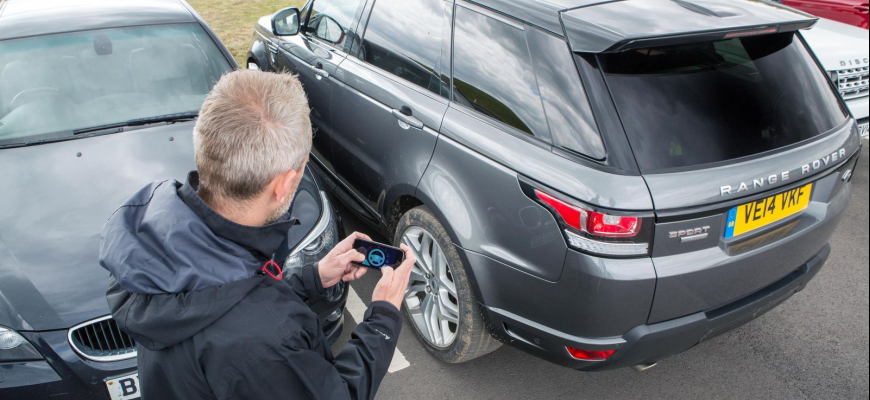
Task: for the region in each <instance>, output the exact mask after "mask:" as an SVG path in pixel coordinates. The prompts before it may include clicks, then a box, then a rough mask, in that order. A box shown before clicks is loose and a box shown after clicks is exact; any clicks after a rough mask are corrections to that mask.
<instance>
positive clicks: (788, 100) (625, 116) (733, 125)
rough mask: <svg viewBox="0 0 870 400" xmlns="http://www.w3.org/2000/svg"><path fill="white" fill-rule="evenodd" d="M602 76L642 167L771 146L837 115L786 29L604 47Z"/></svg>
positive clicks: (824, 85) (833, 121) (808, 134)
mask: <svg viewBox="0 0 870 400" xmlns="http://www.w3.org/2000/svg"><path fill="white" fill-rule="evenodd" d="M603 61H604V65H605V75H606V79H607V83H608V85H609V86H610V89H611V92H612V93H613V97H614V100H615V101H616V105H617V108H618V109H619V113H620V116H621V118H622V121H623V123H624V124H625V129H626V132H627V133H628V138H629V141H630V142H631V146H632V149H633V150H634V153H635V156H636V157H637V160H638V163H639V164H640V167H641V168H642V169H644V170H657V169H666V168H674V167H686V166H697V165H702V164H708V163H715V162H720V161H727V160H733V159H737V158H741V157H746V156H752V155H755V154H759V153H763V152H767V151H771V150H776V149H779V148H782V147H785V146H789V145H792V144H795V143H798V142H801V141H804V140H807V139H811V138H813V137H815V136H818V135H820V134H822V133H825V132H828V131H830V130H831V129H833V128H835V127H837V126H838V125H840V124H841V123H843V122H844V121H845V120H846V116H847V114H846V112H845V110H843V108H842V107H841V104H840V103H839V102H838V100H837V97H836V94H835V93H834V91H833V89H832V88H831V87H830V84H829V82H828V80H827V77H826V76H825V75H824V73H823V72H822V71H821V70H820V69H819V67H818V66H817V65H816V64H815V62H814V61H813V59H812V58H811V57H810V55H809V53H808V52H807V49H806V47H805V46H804V45H803V44H802V43H801V42H800V41H799V40H797V39H796V38H795V36H794V34H792V33H788V34H779V35H768V36H760V37H753V38H744V39H732V40H727V41H719V42H711V43H700V44H691V45H684V46H674V47H664V48H654V49H644V50H636V51H630V52H625V53H619V54H613V55H608V56H604V60H603Z"/></svg>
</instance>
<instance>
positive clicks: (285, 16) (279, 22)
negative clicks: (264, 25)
mask: <svg viewBox="0 0 870 400" xmlns="http://www.w3.org/2000/svg"><path fill="white" fill-rule="evenodd" d="M299 15H300V13H299V9H298V8H296V7H291V8H285V9H283V10H281V11H278V12H276V13H275V15H273V16H272V34H274V35H275V36H293V35H296V34H299V27H300V26H299Z"/></svg>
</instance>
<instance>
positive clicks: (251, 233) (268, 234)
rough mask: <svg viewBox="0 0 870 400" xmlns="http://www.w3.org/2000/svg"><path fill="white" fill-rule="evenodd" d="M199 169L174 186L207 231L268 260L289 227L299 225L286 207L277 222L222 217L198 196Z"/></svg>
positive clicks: (284, 237)
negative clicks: (247, 223)
mask: <svg viewBox="0 0 870 400" xmlns="http://www.w3.org/2000/svg"><path fill="white" fill-rule="evenodd" d="M198 190H199V173H198V172H196V171H192V172H191V173H190V174H188V175H187V182H185V183H184V185H183V186H182V187H181V188H180V189H178V196H179V197H181V200H182V201H183V202H184V204H186V205H187V206H188V207H190V209H191V211H193V213H194V214H196V215H197V216H198V217H199V218H200V219H201V220H202V222H203V223H205V225H206V226H207V227H208V228H209V229H211V231H212V232H213V233H214V234H215V235H217V236H220V237H222V238H224V239H227V240H229V241H232V242H234V243H236V244H238V245H240V246H242V247H244V248H246V249H248V250H249V251H251V253H252V254H253V255H254V256H256V257H257V258H259V259H262V260H268V259H271V258H272V254H274V253H275V250H277V249H278V246H280V245H281V242H283V241H284V239H286V238H287V233H288V232H289V231H290V228H292V227H294V226H296V225H299V221H298V220H297V219H295V218H290V215H291V214H290V210H288V212H287V214H285V215H284V217H282V218H281V219H280V220H279V221H278V222H274V223H271V224H269V225H264V226H245V225H240V224H237V223H235V222H233V221H230V220H228V219H226V218H224V217H223V216H222V215H220V214H218V212H217V211H215V210H213V209H212V208H211V207H210V206H209V205H208V204H206V203H205V201H203V200H202V198H201V197H199V194H197V191H198Z"/></svg>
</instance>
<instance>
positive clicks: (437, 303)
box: [247, 0, 861, 371]
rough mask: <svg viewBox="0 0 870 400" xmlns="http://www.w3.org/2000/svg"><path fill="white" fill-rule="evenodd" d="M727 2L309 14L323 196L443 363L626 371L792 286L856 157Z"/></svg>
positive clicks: (289, 57) (840, 114) (716, 329)
mask: <svg viewBox="0 0 870 400" xmlns="http://www.w3.org/2000/svg"><path fill="white" fill-rule="evenodd" d="M815 22H816V19H815V18H813V17H811V16H809V15H806V14H803V13H800V12H797V11H794V10H792V9H788V8H785V7H782V6H779V5H776V4H772V3H767V2H759V1H744V0H728V1H726V0H705V1H688V0H628V1H607V0H604V1H601V0H534V1H520V0H474V1H466V0H455V1H454V0H310V1H308V2H307V3H306V4H305V5H304V7H303V8H302V9H301V10H300V9H296V8H290V9H285V10H281V11H279V12H277V13H276V14H275V15H273V16H268V17H263V18H262V19H261V20H260V21H259V23H258V24H257V26H256V31H255V33H254V34H253V43H252V46H251V50H250V53H249V59H248V61H247V67H248V68H251V69H259V70H264V71H290V72H293V73H295V74H298V75H299V77H300V78H301V79H302V81H303V83H304V84H305V86H306V90H307V92H308V95H309V97H310V102H311V106H312V116H313V121H314V122H315V124H316V125H317V128H318V131H317V134H316V137H315V148H314V151H313V154H312V160H313V163H312V164H313V166H314V169H315V171H316V173H317V174H318V175H319V176H320V177H322V178H323V179H322V181H323V182H326V184H325V186H327V188H328V189H329V191H330V192H331V193H332V194H333V195H334V197H336V198H337V199H339V200H340V201H342V202H343V203H345V204H346V205H348V206H349V208H350V209H351V210H352V211H353V212H355V213H356V214H357V215H358V216H360V217H361V218H362V219H363V220H365V221H366V222H368V223H369V224H371V225H372V226H373V227H375V228H377V229H378V230H379V231H380V232H381V233H383V234H384V235H386V236H387V237H389V238H393V240H394V244H399V243H405V244H408V245H410V246H411V247H413V248H414V249H415V251H416V252H417V256H418V257H417V258H418V260H419V263H418V265H417V266H416V268H415V270H414V274H413V276H412V279H411V280H412V282H411V284H410V286H409V288H408V292H407V297H406V301H405V307H404V309H405V312H406V313H407V315H408V317H409V319H410V321H411V325H412V326H414V328H415V333H416V335H417V336H418V338H419V339H420V341H421V343H423V345H424V346H425V347H426V348H427V349H428V350H429V351H430V353H432V354H433V355H434V356H435V357H437V358H438V359H440V360H443V361H445V362H451V363H457V362H464V361H468V360H471V359H474V358H476V357H480V356H482V355H485V354H487V353H489V352H491V351H493V350H495V349H496V348H498V347H499V346H500V345H501V343H508V344H511V345H513V346H516V347H518V348H521V349H523V350H525V351H527V352H529V353H532V354H534V355H537V356H539V357H542V358H544V359H546V360H549V361H552V362H554V363H557V364H560V365H563V366H567V367H570V368H574V369H578V370H584V371H593V370H595V371H600V370H607V369H614V368H620V367H636V368H639V369H644V368H647V367H649V366H651V365H654V364H655V363H656V362H659V361H661V360H663V359H666V358H667V357H669V356H672V355H675V354H678V353H680V352H683V351H686V350H688V349H690V348H692V347H694V346H696V345H698V344H700V343H703V342H706V341H708V340H710V339H712V338H714V337H715V336H717V335H720V334H722V333H724V332H727V331H729V330H732V329H734V328H736V327H739V326H741V325H742V324H745V323H747V322H749V321H751V320H753V319H754V318H756V317H759V316H760V315H762V314H764V313H765V312H767V311H769V310H771V309H772V308H774V307H776V306H778V305H780V304H781V303H783V302H784V301H786V300H787V299H788V298H789V297H790V296H792V295H793V294H795V293H797V292H799V291H801V290H802V289H803V288H804V287H805V286H806V285H807V284H808V283H809V281H810V280H811V279H812V278H813V277H814V276H815V275H816V274H817V273H818V272H819V270H820V269H821V268H822V266H823V265H824V264H825V261H826V260H827V258H828V255H829V254H830V251H831V248H830V246H829V245H828V240H829V238H830V236H831V234H832V232H833V231H834V230H835V229H836V228H837V225H838V221H839V219H840V217H841V215H842V212H843V210H844V209H845V208H846V205H847V204H848V202H849V199H850V197H851V191H852V186H851V183H850V182H851V176H852V171H853V170H854V168H855V167H856V164H857V162H858V156H857V154H858V151H859V149H860V147H861V141H860V137H859V134H858V127H857V125H856V123H855V120H854V118H853V117H852V116H851V115H850V113H849V111H848V109H847V108H846V107H845V105H844V104H843V101H842V99H841V98H840V97H839V96H838V95H837V88H836V87H835V86H834V85H833V84H832V82H831V81H830V80H829V78H828V77H827V76H826V74H825V72H824V71H823V69H822V68H821V67H820V65H819V63H818V60H817V59H816V58H815V57H814V55H813V54H812V53H811V52H810V51H809V50H808V48H807V45H806V43H805V42H804V41H803V39H802V38H801V36H800V35H798V34H796V33H797V32H798V31H799V30H801V29H807V28H810V27H812V26H813V24H814V23H815Z"/></svg>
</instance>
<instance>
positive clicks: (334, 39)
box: [314, 14, 346, 44]
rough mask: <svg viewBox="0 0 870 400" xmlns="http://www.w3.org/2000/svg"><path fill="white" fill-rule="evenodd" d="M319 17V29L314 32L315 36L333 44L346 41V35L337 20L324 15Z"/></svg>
mask: <svg viewBox="0 0 870 400" xmlns="http://www.w3.org/2000/svg"><path fill="white" fill-rule="evenodd" d="M317 16H318V17H320V18H319V19H318V21H317V28H316V30H315V32H314V35H315V36H317V37H318V38H320V39H323V40H325V41H327V42H329V43H332V44H338V43H341V42H343V41H344V37H345V35H346V33H345V32H344V28H343V27H342V26H341V25H340V24H339V23H338V21H336V20H335V18H332V17H330V16H328V15H324V14H318V15H317ZM321 16H322V17H321Z"/></svg>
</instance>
